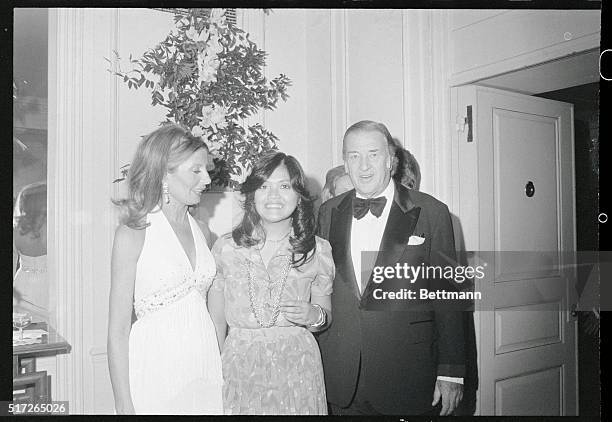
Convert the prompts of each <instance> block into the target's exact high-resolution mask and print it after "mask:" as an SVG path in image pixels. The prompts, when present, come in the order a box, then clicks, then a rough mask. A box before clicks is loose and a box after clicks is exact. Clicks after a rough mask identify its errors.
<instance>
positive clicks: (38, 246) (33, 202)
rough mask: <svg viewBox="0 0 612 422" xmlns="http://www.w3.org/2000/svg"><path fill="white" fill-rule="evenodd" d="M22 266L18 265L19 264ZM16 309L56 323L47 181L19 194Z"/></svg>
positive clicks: (15, 232)
mask: <svg viewBox="0 0 612 422" xmlns="http://www.w3.org/2000/svg"><path fill="white" fill-rule="evenodd" d="M17 266H18V267H17ZM13 274H14V278H13V310H14V311H21V312H29V313H30V314H31V315H32V320H33V321H46V322H49V323H53V319H52V318H51V317H52V313H53V312H52V310H51V308H52V303H53V300H52V297H51V296H52V295H51V294H50V289H49V279H48V277H47V184H46V183H45V182H37V183H32V184H30V185H27V186H25V187H24V188H23V189H22V190H21V192H20V193H19V195H18V196H17V200H16V204H15V212H14V218H13Z"/></svg>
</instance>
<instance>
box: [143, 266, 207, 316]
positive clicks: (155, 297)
mask: <svg viewBox="0 0 612 422" xmlns="http://www.w3.org/2000/svg"><path fill="white" fill-rule="evenodd" d="M212 278H213V276H210V275H209V276H204V277H196V276H195V275H185V280H184V281H183V282H181V283H179V284H176V285H173V286H172V287H169V288H167V289H160V290H158V291H156V292H154V293H152V294H150V295H148V296H146V297H143V298H141V299H139V300H137V301H135V302H134V311H135V312H136V318H138V319H140V318H142V317H143V316H145V315H146V314H148V313H150V312H153V311H157V310H159V309H161V308H163V307H165V306H167V305H170V304H171V303H174V302H176V301H177V300H179V299H182V298H184V297H185V296H187V295H188V294H189V293H191V291H192V290H193V289H197V288H200V287H203V286H206V284H208V282H209V281H211V280H212Z"/></svg>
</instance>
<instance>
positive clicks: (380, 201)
mask: <svg viewBox="0 0 612 422" xmlns="http://www.w3.org/2000/svg"><path fill="white" fill-rule="evenodd" d="M386 203H387V198H385V197H384V196H379V197H378V198H368V199H363V198H357V197H355V201H353V216H354V217H355V218H356V219H357V220H360V219H362V218H363V217H364V216H365V215H366V214H367V213H368V211H370V212H371V213H372V214H374V215H375V216H376V218H378V217H380V215H381V214H382V212H383V209H384V208H385V204H386Z"/></svg>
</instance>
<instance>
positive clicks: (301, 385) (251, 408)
mask: <svg viewBox="0 0 612 422" xmlns="http://www.w3.org/2000/svg"><path fill="white" fill-rule="evenodd" d="M221 360H222V364H223V378H224V384H223V405H224V412H225V413H226V414H229V415H326V414H327V401H326V397H325V383H324V379H323V366H322V363H321V354H320V352H319V346H318V345H317V342H316V341H315V339H314V337H313V336H312V334H311V333H310V332H309V331H308V330H306V329H305V328H303V327H296V326H292V327H270V328H260V329H259V328H258V329H248V328H235V327H232V328H231V329H230V331H229V335H228V337H227V339H226V340H225V345H224V347H223V353H222V355H221Z"/></svg>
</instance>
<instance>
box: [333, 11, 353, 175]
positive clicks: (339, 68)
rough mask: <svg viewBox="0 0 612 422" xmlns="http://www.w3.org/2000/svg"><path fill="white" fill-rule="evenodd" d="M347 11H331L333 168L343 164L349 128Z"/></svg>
mask: <svg viewBox="0 0 612 422" xmlns="http://www.w3.org/2000/svg"><path fill="white" fill-rule="evenodd" d="M347 13H348V12H347V10H330V37H331V39H330V46H331V49H330V72H331V86H330V92H331V112H332V116H331V137H330V139H332V140H338V142H336V143H335V144H334V145H333V146H332V167H335V166H337V165H340V164H342V163H343V161H344V160H343V158H342V145H341V142H339V141H340V140H341V139H342V136H343V135H344V132H345V131H346V129H347V127H348V103H349V102H348V88H347V87H348V35H347V33H348V27H347Z"/></svg>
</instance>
